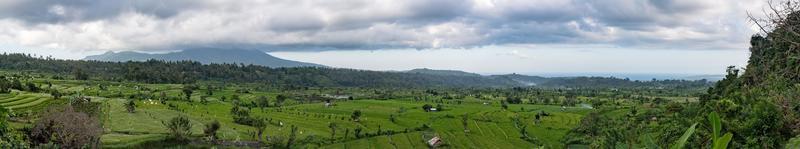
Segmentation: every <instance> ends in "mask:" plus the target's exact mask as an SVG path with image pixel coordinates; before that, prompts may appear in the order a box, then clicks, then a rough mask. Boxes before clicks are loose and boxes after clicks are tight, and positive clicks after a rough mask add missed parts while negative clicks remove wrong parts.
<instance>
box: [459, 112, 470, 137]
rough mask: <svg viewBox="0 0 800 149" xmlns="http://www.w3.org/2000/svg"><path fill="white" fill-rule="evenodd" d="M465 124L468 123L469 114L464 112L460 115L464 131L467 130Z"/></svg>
mask: <svg viewBox="0 0 800 149" xmlns="http://www.w3.org/2000/svg"><path fill="white" fill-rule="evenodd" d="M467 124H469V115H467V113H464V115H461V125H462V126H464V132H469V127H467Z"/></svg>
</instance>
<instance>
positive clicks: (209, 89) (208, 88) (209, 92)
mask: <svg viewBox="0 0 800 149" xmlns="http://www.w3.org/2000/svg"><path fill="white" fill-rule="evenodd" d="M206 95H208V96H211V95H214V87H213V86H211V85H207V86H206Z"/></svg>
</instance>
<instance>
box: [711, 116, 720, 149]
mask: <svg viewBox="0 0 800 149" xmlns="http://www.w3.org/2000/svg"><path fill="white" fill-rule="evenodd" d="M708 120H709V121H711V127H712V128H713V132H714V133H713V134H712V135H713V138H711V139H713V140H714V144H716V143H717V139H718V138H719V132H720V130H721V129H722V124H721V123H720V121H719V115H718V114H717V112H711V114H709V115H708Z"/></svg>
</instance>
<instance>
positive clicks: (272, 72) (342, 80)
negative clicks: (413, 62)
mask: <svg viewBox="0 0 800 149" xmlns="http://www.w3.org/2000/svg"><path fill="white" fill-rule="evenodd" d="M0 69H5V70H25V71H36V72H46V73H56V74H61V75H62V76H64V77H70V78H75V79H102V80H114V81H135V82H145V83H191V82H195V81H198V80H211V81H227V82H247V83H249V82H254V83H266V84H270V85H276V86H327V87H335V86H344V87H505V86H515V85H517V83H515V82H512V81H507V80H498V79H492V78H486V77H474V76H441V75H429V74H414V73H397V72H381V71H364V70H354V69H337V68H323V67H293V68H269V67H264V66H258V65H242V64H201V63H199V62H194V61H170V62H168V61H160V60H147V61H130V62H105V61H84V60H58V59H41V58H34V57H30V56H29V55H24V54H4V55H2V56H0Z"/></svg>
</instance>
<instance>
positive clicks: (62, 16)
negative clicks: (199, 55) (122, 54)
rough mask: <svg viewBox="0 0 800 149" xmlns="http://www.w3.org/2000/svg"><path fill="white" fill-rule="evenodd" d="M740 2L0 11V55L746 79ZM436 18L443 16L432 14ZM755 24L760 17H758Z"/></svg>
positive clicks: (179, 4) (48, 2) (503, 1)
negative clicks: (180, 57)
mask: <svg viewBox="0 0 800 149" xmlns="http://www.w3.org/2000/svg"><path fill="white" fill-rule="evenodd" d="M764 5H765V2H764V1H760V0H743V1H725V0H708V1H695V0H664V1H636V0H611V1H590V0H564V1H547V0H437V1H429V0H409V1H389V0H386V1H384V0H378V1H373V0H348V1H344V0H342V1H313V0H297V1H219V0H178V1H167V2H165V1H159V0H138V1H97V2H95V1H81V0H79V1H57V0H5V1H0V52H20V53H33V54H37V55H50V56H53V57H56V58H64V59H81V58H83V57H85V56H87V55H94V54H101V53H104V52H106V51H128V50H133V51H142V52H156V53H158V52H168V51H177V50H182V49H191V48H197V47H218V48H248V49H259V50H263V51H265V52H268V53H270V54H273V55H275V56H278V57H281V58H286V59H291V60H298V61H304V62H312V63H318V64H323V65H328V66H333V67H341V68H355V69H368V70H409V69H414V68H432V69H449V70H463V71H469V72H477V73H482V74H501V73H525V74H536V73H668V74H721V73H724V69H725V67H726V66H729V65H735V66H739V67H743V66H744V65H745V64H746V61H747V57H748V56H749V52H748V50H747V48H748V47H749V45H748V42H747V41H748V40H749V38H750V36H751V35H753V34H755V33H757V30H755V29H754V27H753V24H751V23H749V22H747V20H746V12H747V11H751V12H760V11H761V9H762V8H763V6H764ZM441 6H448V7H447V8H446V9H442V7H441ZM755 14H759V13H755Z"/></svg>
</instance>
